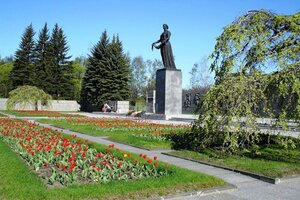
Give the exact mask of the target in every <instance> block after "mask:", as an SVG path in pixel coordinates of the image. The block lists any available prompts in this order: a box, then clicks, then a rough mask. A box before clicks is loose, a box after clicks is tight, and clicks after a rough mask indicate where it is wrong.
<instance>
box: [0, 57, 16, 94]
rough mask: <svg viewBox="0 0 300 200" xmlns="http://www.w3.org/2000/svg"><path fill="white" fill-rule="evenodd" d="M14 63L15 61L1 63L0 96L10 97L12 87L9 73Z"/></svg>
mask: <svg viewBox="0 0 300 200" xmlns="http://www.w3.org/2000/svg"><path fill="white" fill-rule="evenodd" d="M13 65H14V63H13V62H12V61H11V62H7V63H3V64H0V97H4V98H6V97H8V92H9V91H10V88H11V81H10V80H9V74H10V72H11V70H12V68H13Z"/></svg>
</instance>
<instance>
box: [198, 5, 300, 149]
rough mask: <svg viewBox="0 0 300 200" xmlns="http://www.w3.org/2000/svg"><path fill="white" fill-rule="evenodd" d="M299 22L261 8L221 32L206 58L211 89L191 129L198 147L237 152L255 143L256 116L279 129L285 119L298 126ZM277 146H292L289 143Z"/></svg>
mask: <svg viewBox="0 0 300 200" xmlns="http://www.w3.org/2000/svg"><path fill="white" fill-rule="evenodd" d="M299 22H300V15H299V14H295V15H291V16H279V15H276V14H273V13H270V12H267V11H264V10H261V11H249V12H248V13H246V14H245V15H243V16H241V17H239V18H238V19H237V20H236V21H234V22H233V23H232V24H230V25H228V26H226V27H225V28H224V31H223V33H222V34H221V36H219V37H218V38H217V44H216V46H215V50H214V52H213V54H212V55H211V58H213V63H212V65H211V70H212V71H214V72H215V75H216V76H215V79H216V85H215V86H213V87H212V88H211V89H210V90H209V91H208V93H207V94H206V95H205V97H204V99H203V101H202V104H201V106H200V107H199V108H198V109H199V111H200V116H199V120H198V121H196V122H195V125H194V128H193V131H194V132H196V133H198V137H200V139H199V138H198V145H199V148H205V147H207V146H211V145H213V144H218V145H219V146H220V147H222V148H224V149H226V150H230V151H236V150H237V149H239V148H245V147H247V146H253V145H255V144H257V143H258V142H259V138H258V137H257V134H258V133H259V132H260V130H259V129H258V124H257V118H258V117H268V118H271V125H272V126H281V127H282V128H283V130H287V128H288V126H287V125H288V122H289V120H293V121H295V122H296V123H298V120H299V113H300V110H299V102H300V100H299V97H300V90H299V88H300V82H299V81H300V71H299V66H300V62H299V61H300V56H299V50H300V45H299V36H300V26H299ZM264 70H265V71H264ZM272 70H276V71H275V72H273V73H271V74H267V73H266V71H272ZM281 142H282V146H284V147H287V146H293V142H292V141H291V140H289V139H287V140H285V139H283V140H282V141H281Z"/></svg>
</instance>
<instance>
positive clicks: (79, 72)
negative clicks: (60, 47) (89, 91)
mask: <svg viewBox="0 0 300 200" xmlns="http://www.w3.org/2000/svg"><path fill="white" fill-rule="evenodd" d="M72 66H73V75H74V78H73V84H74V96H75V99H76V100H78V101H79V100H80V93H81V85H82V79H83V77H84V73H85V70H86V67H85V66H83V65H82V64H81V63H80V62H76V59H75V62H73V64H72Z"/></svg>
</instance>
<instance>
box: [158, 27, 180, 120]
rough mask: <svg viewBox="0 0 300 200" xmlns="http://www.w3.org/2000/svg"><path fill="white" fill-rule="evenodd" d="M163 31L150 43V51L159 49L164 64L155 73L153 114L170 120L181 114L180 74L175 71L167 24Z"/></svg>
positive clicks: (178, 71)
mask: <svg viewBox="0 0 300 200" xmlns="http://www.w3.org/2000/svg"><path fill="white" fill-rule="evenodd" d="M163 30H164V31H163V33H162V34H161V35H160V38H159V40H157V41H156V42H154V43H152V50H153V47H154V48H156V49H160V53H161V58H162V61H163V64H164V68H163V69H159V70H157V71H156V98H155V102H156V106H155V107H156V108H155V113H157V114H164V115H166V118H170V117H171V116H175V115H180V114H181V113H182V73H181V70H180V69H176V65H175V62H174V56H173V52H172V46H171V43H170V37H171V32H170V31H169V27H168V25H167V24H164V25H163Z"/></svg>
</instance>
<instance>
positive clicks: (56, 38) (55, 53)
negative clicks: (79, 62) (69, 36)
mask: <svg viewBox="0 0 300 200" xmlns="http://www.w3.org/2000/svg"><path fill="white" fill-rule="evenodd" d="M68 51H69V47H68V45H67V41H66V36H65V35H64V33H63V30H62V28H59V26H58V24H55V26H54V29H53V32H52V35H51V38H50V53H51V71H52V74H53V79H52V87H51V91H50V92H49V93H50V94H51V95H52V96H53V98H55V99H73V98H74V85H73V83H72V79H73V78H72V76H73V73H72V72H73V68H72V63H71V62H70V61H69V59H70V57H71V56H68Z"/></svg>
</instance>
